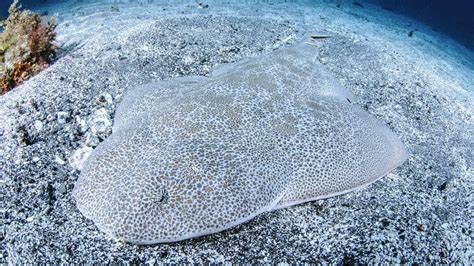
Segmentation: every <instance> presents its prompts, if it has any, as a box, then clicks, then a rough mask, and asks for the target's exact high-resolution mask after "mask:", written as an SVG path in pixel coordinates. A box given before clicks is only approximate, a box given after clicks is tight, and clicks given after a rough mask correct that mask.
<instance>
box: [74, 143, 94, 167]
mask: <svg viewBox="0 0 474 266" xmlns="http://www.w3.org/2000/svg"><path fill="white" fill-rule="evenodd" d="M92 150H93V149H92V148H91V147H87V146H86V147H82V148H80V149H77V150H76V151H74V153H73V154H72V155H71V156H70V157H69V159H68V161H69V165H71V167H72V168H74V169H77V170H79V171H80V170H81V169H82V167H83V166H84V162H85V161H86V160H87V158H88V157H89V155H90V153H91V152H92Z"/></svg>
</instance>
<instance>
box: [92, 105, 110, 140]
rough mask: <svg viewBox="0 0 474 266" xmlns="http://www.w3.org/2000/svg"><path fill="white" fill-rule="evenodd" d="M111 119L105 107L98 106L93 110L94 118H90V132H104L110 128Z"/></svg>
mask: <svg viewBox="0 0 474 266" xmlns="http://www.w3.org/2000/svg"><path fill="white" fill-rule="evenodd" d="M111 127H112V121H110V116H109V114H108V112H107V110H106V109H105V108H100V109H99V110H96V111H95V112H94V118H93V119H92V133H94V134H98V133H104V132H106V131H107V130H108V129H111Z"/></svg>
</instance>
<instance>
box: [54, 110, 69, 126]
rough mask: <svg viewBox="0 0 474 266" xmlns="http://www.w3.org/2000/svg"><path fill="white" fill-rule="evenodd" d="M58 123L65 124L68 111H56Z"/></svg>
mask: <svg viewBox="0 0 474 266" xmlns="http://www.w3.org/2000/svg"><path fill="white" fill-rule="evenodd" d="M57 118H58V123H59V124H65V123H66V122H67V120H68V119H69V113H67V112H58V113H57Z"/></svg>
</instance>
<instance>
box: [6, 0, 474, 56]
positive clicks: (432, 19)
mask: <svg viewBox="0 0 474 266" xmlns="http://www.w3.org/2000/svg"><path fill="white" fill-rule="evenodd" d="M57 1H60V0H23V1H20V3H21V4H22V5H23V6H24V7H26V8H34V6H35V5H38V4H53V3H54V2H57ZM69 1H77V0H69ZM98 1H100V0H98ZM106 1H109V2H111V1H110V0H106ZM203 1H204V0H203ZM315 1H317V0H315ZM11 2H13V0H0V16H1V17H5V16H7V10H8V6H9V5H10V3H11ZM151 2H152V1H151ZM204 2H205V1H204ZM264 2H271V1H264ZM367 3H372V4H376V5H378V6H380V7H382V8H384V9H385V10H388V11H390V12H395V13H399V14H402V15H406V16H409V17H412V18H414V19H417V20H419V21H421V22H424V23H425V24H427V25H428V26H430V27H432V28H433V29H434V30H436V31H440V32H443V33H445V34H447V35H449V36H451V37H452V38H454V39H456V40H457V41H459V42H460V43H462V44H463V45H465V46H466V47H468V48H470V49H473V50H474V0H354V1H351V0H334V5H337V4H341V5H345V6H346V7H347V6H351V7H352V8H367V6H366V5H367Z"/></svg>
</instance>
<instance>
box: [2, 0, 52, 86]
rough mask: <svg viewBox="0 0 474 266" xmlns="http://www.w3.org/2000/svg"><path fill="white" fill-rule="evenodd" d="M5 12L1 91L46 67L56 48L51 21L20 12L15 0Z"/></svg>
mask: <svg viewBox="0 0 474 266" xmlns="http://www.w3.org/2000/svg"><path fill="white" fill-rule="evenodd" d="M8 11H9V17H8V18H7V20H6V21H5V22H4V25H3V27H4V29H5V30H4V32H3V33H2V35H1V39H0V94H4V93H6V92H7V91H9V90H10V89H12V88H13V87H15V86H17V85H19V84H21V83H22V82H24V81H25V80H27V79H28V78H30V77H32V76H33V75H35V74H37V73H38V72H40V71H41V70H43V69H45V68H46V67H48V65H49V63H51V61H52V60H53V59H54V55H55V54H56V52H57V50H58V47H57V46H56V45H55V44H54V39H55V38H56V32H55V29H56V23H55V22H54V21H47V20H46V19H45V18H42V17H40V16H39V15H38V14H36V13H33V12H31V11H28V10H24V11H21V12H20V11H19V9H18V0H15V1H14V2H13V4H12V5H11V6H10V8H9V10H8Z"/></svg>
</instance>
